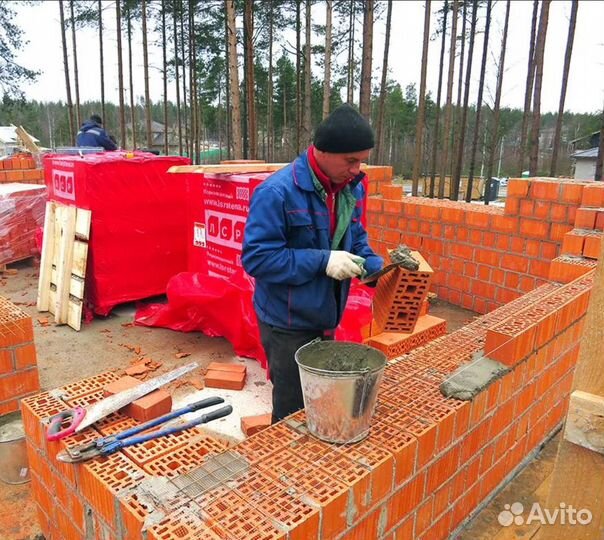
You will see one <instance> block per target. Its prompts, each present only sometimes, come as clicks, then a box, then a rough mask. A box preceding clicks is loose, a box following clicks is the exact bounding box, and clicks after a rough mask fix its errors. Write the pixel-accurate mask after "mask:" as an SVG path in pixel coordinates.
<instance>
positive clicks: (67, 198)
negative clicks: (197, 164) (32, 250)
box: [44, 152, 190, 315]
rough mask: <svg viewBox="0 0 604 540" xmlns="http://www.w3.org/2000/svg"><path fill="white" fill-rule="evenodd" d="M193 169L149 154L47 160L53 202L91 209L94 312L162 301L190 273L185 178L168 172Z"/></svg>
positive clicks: (89, 295) (89, 282) (89, 287)
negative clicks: (182, 275)
mask: <svg viewBox="0 0 604 540" xmlns="http://www.w3.org/2000/svg"><path fill="white" fill-rule="evenodd" d="M189 163H190V160H189V159H188V158H182V157H173V156H161V157H160V156H155V155H153V154H149V153H144V152H136V153H134V154H132V153H126V152H105V153H102V154H89V155H85V156H83V157H80V156H71V155H69V156H68V155H50V156H48V157H46V158H45V160H44V172H45V180H46V184H47V186H48V189H49V198H50V199H51V200H55V201H57V202H60V203H63V204H70V205H74V206H77V207H78V208H83V209H87V210H91V215H92V222H91V237H90V242H89V252H88V268H87V272H86V276H87V277H86V299H87V302H88V303H89V304H91V306H92V309H93V311H94V312H95V313H97V314H99V315H107V314H108V313H109V312H110V311H111V309H112V308H113V307H114V306H115V305H117V304H120V303H122V302H129V301H132V300H138V299H141V298H147V297H149V296H154V295H157V294H163V293H164V292H165V291H166V285H167V283H168V280H169V279H170V278H171V277H172V276H174V275H176V274H178V273H179V272H182V271H184V270H186V268H187V249H186V240H185V239H186V225H187V223H186V212H185V208H186V203H185V198H186V193H185V184H184V178H183V176H184V175H182V174H169V173H167V170H168V169H169V168H170V167H172V166H174V165H187V164H189Z"/></svg>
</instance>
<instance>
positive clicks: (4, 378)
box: [0, 296, 40, 415]
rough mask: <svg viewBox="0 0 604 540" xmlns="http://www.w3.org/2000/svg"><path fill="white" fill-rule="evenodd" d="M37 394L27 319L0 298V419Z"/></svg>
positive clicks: (32, 341) (32, 337)
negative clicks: (21, 401) (24, 399)
mask: <svg viewBox="0 0 604 540" xmlns="http://www.w3.org/2000/svg"><path fill="white" fill-rule="evenodd" d="M39 390H40V382H39V380H38V367H37V362H36V347H35V345H34V331H33V326H32V322H31V317H29V316H28V315H27V314H25V312H23V311H22V310H21V309H19V308H18V307H17V306H15V305H14V304H12V303H11V302H9V301H8V300H6V299H5V298H3V297H1V296H0V415H3V414H6V413H9V412H13V411H18V410H19V400H20V399H21V398H23V397H25V396H29V395H32V394H34V393H36V392H38V391H39Z"/></svg>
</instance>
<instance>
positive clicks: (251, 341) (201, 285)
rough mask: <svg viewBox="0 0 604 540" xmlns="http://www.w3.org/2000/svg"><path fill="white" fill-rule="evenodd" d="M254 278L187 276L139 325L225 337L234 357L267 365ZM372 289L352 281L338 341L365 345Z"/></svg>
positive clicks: (140, 315) (144, 312) (140, 316)
mask: <svg viewBox="0 0 604 540" xmlns="http://www.w3.org/2000/svg"><path fill="white" fill-rule="evenodd" d="M253 292H254V280H253V279H252V278H250V277H249V276H248V275H247V274H246V273H245V272H244V271H243V270H240V271H238V272H236V273H235V274H233V275H232V276H231V277H230V278H224V277H219V276H206V275H203V274H201V273H199V272H183V273H181V274H178V275H177V276H174V277H173V278H172V279H171V280H170V282H169V283H168V287H167V293H166V294H167V296H168V303H167V304H151V305H148V306H145V307H142V308H140V309H138V310H137V312H136V315H135V323H136V324H140V325H143V326H160V327H162V328H170V329H171V330H178V331H180V332H193V331H199V332H203V333H204V334H206V335H208V336H223V337H225V338H226V339H227V340H228V341H230V343H231V344H232V345H233V349H234V350H235V354H237V355H239V356H245V357H247V358H255V359H257V360H258V361H259V362H260V363H261V365H262V366H263V367H266V356H265V354H264V350H263V349H262V345H261V343H260V334H259V331H258V323H257V320H256V314H255V312H254V307H253V304H252V296H253ZM373 294H374V290H373V289H372V288H370V287H367V286H365V285H361V284H360V283H359V282H358V281H356V280H354V281H353V284H352V288H351V291H350V296H349V298H348V303H347V304H346V310H345V312H344V317H343V318H342V322H341V324H340V326H338V328H337V329H336V336H335V337H336V339H337V340H340V341H355V342H357V343H360V342H361V341H362V337H361V328H362V327H363V326H365V325H368V324H369V323H370V322H371V317H372V313H371V300H372V298H373Z"/></svg>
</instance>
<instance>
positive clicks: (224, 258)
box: [186, 173, 271, 277]
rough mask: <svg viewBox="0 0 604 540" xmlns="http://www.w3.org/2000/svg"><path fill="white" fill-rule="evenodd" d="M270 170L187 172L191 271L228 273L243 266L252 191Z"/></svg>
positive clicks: (189, 263)
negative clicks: (255, 171)
mask: <svg viewBox="0 0 604 540" xmlns="http://www.w3.org/2000/svg"><path fill="white" fill-rule="evenodd" d="M270 174H271V173H256V174H197V173H191V174H186V184H187V216H188V217H187V219H188V226H187V245H188V269H189V270H190V271H191V272H202V273H203V274H206V275H209V276H224V277H229V276H231V275H233V274H235V273H236V272H238V271H239V270H240V269H241V248H242V242H243V229H244V228H245V221H246V219H247V215H248V212H249V208H250V200H251V198H252V193H253V192H254V190H255V189H256V187H257V186H258V185H259V184H260V183H261V182H262V181H263V180H265V179H266V178H267V177H268V176H270Z"/></svg>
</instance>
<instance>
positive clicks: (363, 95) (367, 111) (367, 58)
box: [359, 0, 374, 120]
mask: <svg viewBox="0 0 604 540" xmlns="http://www.w3.org/2000/svg"><path fill="white" fill-rule="evenodd" d="M373 8H374V5H373V0H365V3H364V4H363V59H362V63H361V91H360V96H359V112H360V113H361V115H362V116H364V117H365V118H366V119H367V120H371V59H372V56H373Z"/></svg>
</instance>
